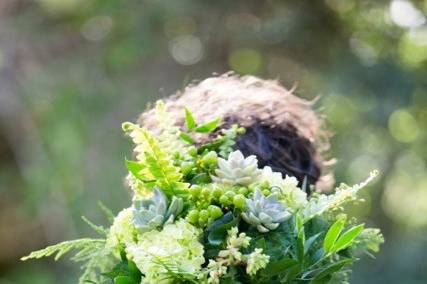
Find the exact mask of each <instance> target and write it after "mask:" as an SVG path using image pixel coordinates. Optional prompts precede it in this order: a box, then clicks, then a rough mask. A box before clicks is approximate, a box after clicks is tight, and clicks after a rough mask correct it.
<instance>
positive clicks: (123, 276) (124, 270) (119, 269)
mask: <svg viewBox="0 0 427 284" xmlns="http://www.w3.org/2000/svg"><path fill="white" fill-rule="evenodd" d="M120 255H121V261H120V262H119V263H118V264H116V266H114V268H113V269H112V270H111V271H110V272H106V273H103V275H104V276H105V277H107V278H109V279H111V280H112V281H113V282H114V284H139V283H140V282H141V276H142V274H141V272H140V271H139V269H138V267H136V264H135V262H133V261H132V260H129V259H127V257H126V253H125V252H124V251H123V250H122V251H121V253H120Z"/></svg>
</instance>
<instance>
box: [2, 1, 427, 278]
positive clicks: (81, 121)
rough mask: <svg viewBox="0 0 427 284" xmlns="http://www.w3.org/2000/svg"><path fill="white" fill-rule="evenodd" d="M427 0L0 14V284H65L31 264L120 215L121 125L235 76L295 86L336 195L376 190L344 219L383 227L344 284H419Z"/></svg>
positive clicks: (58, 266)
mask: <svg viewBox="0 0 427 284" xmlns="http://www.w3.org/2000/svg"><path fill="white" fill-rule="evenodd" d="M426 13H427V1H426V0H424V1H406V0H394V1H356V0H316V1H310V0H291V1H273V0H270V1H259V0H252V1H251V0H249V1H248V0H247V1H241V0H234V1H225V0H217V1H202V0H199V1H196V0H181V1H166V0H122V1H120V0H37V1H31V0H1V1H0V284H9V283H14V284H15V283H17V284H20V283H33V284H38V283H43V284H44V283H47V284H49V283H75V282H76V279H77V274H78V268H76V267H74V266H72V265H71V264H70V263H68V262H66V261H62V262H59V263H54V262H53V261H51V260H45V261H39V262H36V261H31V262H26V263H20V262H19V260H18V259H19V257H20V256H22V255H24V254H27V253H28V252H29V251H30V250H33V249H38V248H41V247H43V246H45V245H48V244H52V243H54V242H57V241H62V240H65V239H70V238H76V237H79V236H84V235H93V233H92V232H91V231H90V229H88V228H87V227H86V226H85V225H84V224H83V222H82V221H81V219H80V216H81V215H85V216H87V217H88V218H89V219H91V220H93V221H95V222H98V223H105V221H104V219H103V218H102V213H100V212H101V211H100V210H99V209H98V207H97V205H96V202H97V201H98V200H101V201H103V202H104V203H105V204H106V205H107V206H108V207H110V208H112V209H114V210H116V211H117V210H119V209H120V208H123V207H124V206H126V205H127V204H128V203H129V194H128V192H127V191H126V190H125V188H124V186H123V177H124V176H125V167H124V165H123V164H124V163H123V161H124V156H125V155H129V153H130V151H131V144H130V142H129V141H128V139H125V138H124V137H123V135H122V132H121V129H120V124H121V122H122V121H127V120H135V119H136V118H137V116H138V113H140V112H141V111H142V110H143V109H144V107H145V105H146V104H147V102H153V101H155V100H156V99H157V98H159V97H164V96H167V95H169V94H171V93H173V92H175V91H176V90H178V89H181V88H182V87H183V86H184V85H185V84H186V83H188V82H190V81H192V80H194V79H203V78H205V77H207V76H209V75H211V74H212V73H213V72H217V73H222V72H226V71H228V70H234V71H235V72H237V73H241V74H255V75H259V76H261V77H264V78H277V79H279V80H280V81H281V82H282V83H283V84H284V85H285V86H287V87H289V88H290V87H292V86H294V85H297V93H298V94H299V95H300V96H302V97H305V98H307V99H313V98H315V97H317V96H320V98H321V99H320V101H319V103H318V104H317V107H318V108H319V109H320V111H321V112H323V113H324V115H325V116H326V119H327V123H328V127H329V128H330V129H331V131H332V132H333V133H334V134H335V135H334V137H333V138H332V149H331V153H330V156H331V157H337V159H338V162H337V164H336V165H335V167H334V168H335V171H336V174H337V180H338V181H346V182H348V183H354V182H358V181H360V180H361V179H364V178H365V177H366V176H367V175H368V173H369V171H370V170H372V169H379V170H380V171H381V173H382V174H381V177H380V178H379V179H378V180H377V182H376V183H375V184H374V185H373V186H370V187H369V189H368V190H366V191H365V192H364V195H365V198H366V202H365V203H364V204H361V205H358V206H354V207H353V208H352V211H353V212H354V214H355V215H356V216H358V217H359V218H361V219H362V220H365V221H366V222H367V224H369V225H370V226H377V227H380V228H381V229H382V230H383V232H384V235H385V238H386V244H385V245H384V246H383V247H382V251H381V253H380V254H379V255H378V256H377V259H376V260H372V259H370V258H365V259H363V261H362V262H360V263H359V264H357V265H356V267H355V272H354V274H353V277H352V283H388V284H389V283H405V284H412V283H413V284H417V283H427V171H426V162H427V146H426V145H427V24H426V18H427V17H426Z"/></svg>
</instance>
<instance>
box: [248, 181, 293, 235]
mask: <svg viewBox="0 0 427 284" xmlns="http://www.w3.org/2000/svg"><path fill="white" fill-rule="evenodd" d="M246 207H247V208H246V211H245V212H243V213H242V218H243V220H245V221H246V222H247V223H249V224H251V225H253V226H255V227H256V228H257V229H258V231H260V232H261V233H266V232H268V231H271V230H275V229H277V227H279V225H280V223H282V222H283V221H285V220H287V219H288V218H289V217H290V216H291V213H289V212H288V211H287V210H286V209H285V206H284V205H283V204H282V203H281V202H280V201H278V200H277V198H276V196H275V195H274V194H271V195H269V196H268V197H265V196H264V195H263V194H262V192H261V191H260V190H259V189H256V190H255V192H254V195H253V197H252V199H246Z"/></svg>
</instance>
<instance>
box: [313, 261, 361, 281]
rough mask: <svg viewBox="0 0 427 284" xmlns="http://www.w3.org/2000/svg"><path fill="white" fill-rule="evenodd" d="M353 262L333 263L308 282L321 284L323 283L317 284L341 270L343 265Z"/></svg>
mask: <svg viewBox="0 0 427 284" xmlns="http://www.w3.org/2000/svg"><path fill="white" fill-rule="evenodd" d="M352 262H353V260H352V259H344V260H340V261H338V262H336V263H333V264H331V265H329V266H327V267H326V268H324V269H322V270H321V271H320V272H319V273H318V274H317V275H316V276H315V277H314V278H313V279H312V281H310V284H314V283H316V284H318V283H323V282H319V281H320V280H322V279H323V278H325V277H328V276H330V275H331V274H333V273H335V272H337V271H339V270H340V269H341V268H343V267H344V266H345V265H347V264H350V263H352Z"/></svg>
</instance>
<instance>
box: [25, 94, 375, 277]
mask: <svg viewBox="0 0 427 284" xmlns="http://www.w3.org/2000/svg"><path fill="white" fill-rule="evenodd" d="M182 111H183V112H184V117H185V125H184V127H178V126H177V123H176V121H175V119H174V117H173V116H172V115H170V113H169V112H168V111H167V109H166V106H165V104H164V103H163V102H161V101H160V102H158V103H157V104H156V108H155V111H154V113H153V114H154V115H153V117H154V119H155V120H156V124H155V125H156V129H155V131H154V130H151V131H150V130H148V129H147V128H144V127H141V126H139V125H136V124H133V123H129V122H126V123H124V124H123V130H124V132H125V133H126V134H127V135H128V136H129V137H131V139H132V140H133V142H134V143H135V145H136V147H135V149H134V153H135V155H134V157H135V158H134V160H128V161H126V165H127V168H128V170H129V174H128V176H127V184H128V185H129V187H130V188H131V189H132V192H133V198H132V204H131V205H130V207H129V208H125V209H123V210H122V211H121V212H120V213H118V215H117V216H114V215H113V214H112V213H111V211H109V210H108V209H107V208H105V207H102V208H103V209H104V211H105V212H106V213H107V215H108V218H109V219H110V221H111V226H110V227H109V228H104V227H102V226H97V225H94V224H92V223H91V222H89V221H88V220H87V219H85V221H87V223H88V224H89V225H90V226H91V227H93V229H95V230H96V232H98V233H99V234H100V235H101V237H100V238H96V239H92V238H83V239H77V240H73V241H66V242H62V243H60V244H57V245H53V246H50V247H47V248H45V249H43V250H39V251H35V252H33V253H31V254H30V255H29V256H26V257H24V258H23V260H28V259H33V258H41V257H48V256H51V255H55V259H59V258H60V257H62V256H63V255H64V254H66V253H68V252H71V251H75V254H74V255H73V257H72V258H71V259H72V260H73V261H75V262H78V263H81V264H82V268H83V269H84V272H83V274H82V276H81V278H80V281H79V283H116V284H139V283H312V284H314V283H346V282H348V279H349V274H350V272H351V270H350V266H351V264H352V263H354V262H355V261H356V260H357V259H358V258H359V257H360V256H361V255H363V254H368V255H371V253H373V252H377V251H378V249H379V245H380V244H381V243H382V242H383V237H382V235H381V233H380V232H379V230H378V229H371V228H365V226H364V225H363V224H358V223H357V222H356V220H355V219H354V218H349V217H348V216H347V215H346V214H345V211H344V206H345V205H347V204H349V203H351V202H357V201H359V200H361V199H360V197H358V192H359V190H360V189H361V188H362V187H364V186H365V185H366V184H367V183H369V182H370V181H371V180H372V179H373V178H374V177H375V175H376V173H375V172H373V173H371V175H370V177H369V178H368V179H367V180H366V181H365V182H362V183H360V184H357V185H355V186H347V185H344V184H342V185H340V186H339V187H338V188H337V189H336V190H335V191H334V192H333V193H331V194H324V193H317V192H315V191H313V190H311V189H310V187H311V186H310V185H309V184H308V183H307V182H303V183H299V182H298V180H297V179H296V178H295V177H292V176H285V177H283V176H282V174H281V173H278V172H274V171H273V170H272V169H271V168H270V167H268V166H265V167H263V168H259V166H258V160H257V157H256V156H254V155H251V156H247V157H245V156H244V155H243V154H242V153H241V152H240V151H239V150H237V151H236V150H235V148H234V147H233V146H234V145H235V143H236V142H235V141H236V139H237V138H238V137H239V135H242V134H243V133H244V132H245V129H244V128H242V127H239V125H235V124H233V125H231V126H230V127H226V128H222V129H218V126H219V125H221V120H220V119H219V118H218V119H213V120H210V121H207V122H203V123H199V122H197V121H196V119H195V116H194V115H193V114H192V112H191V111H190V110H189V109H187V108H185V109H183V110H182ZM200 136H209V137H210V139H207V141H208V142H204V143H199V142H197V141H198V140H197V137H200ZM310 192H312V193H311V194H310Z"/></svg>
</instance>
